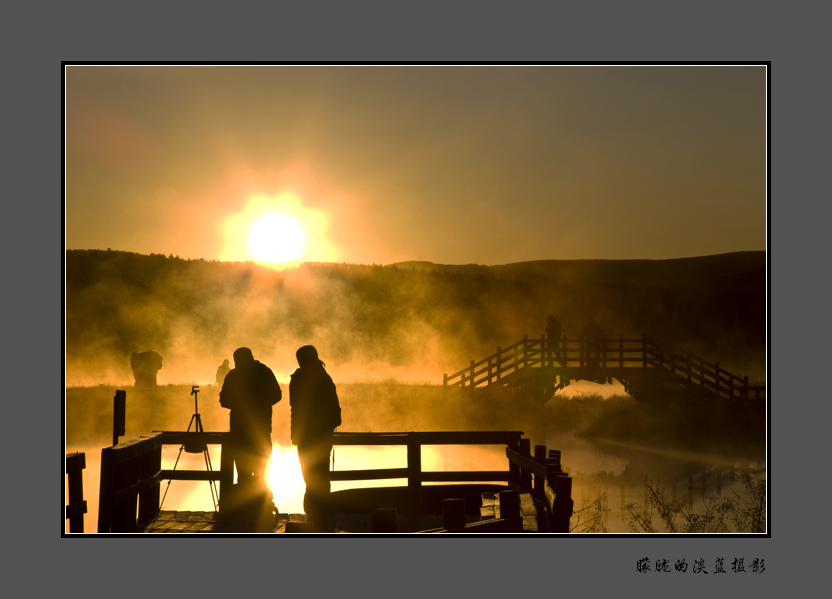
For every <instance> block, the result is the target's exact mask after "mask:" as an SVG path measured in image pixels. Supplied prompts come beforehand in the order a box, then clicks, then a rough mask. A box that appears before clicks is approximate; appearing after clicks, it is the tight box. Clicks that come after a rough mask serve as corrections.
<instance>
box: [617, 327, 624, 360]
mask: <svg viewBox="0 0 832 599" xmlns="http://www.w3.org/2000/svg"><path fill="white" fill-rule="evenodd" d="M618 366H619V367H620V368H624V333H619V334H618Z"/></svg>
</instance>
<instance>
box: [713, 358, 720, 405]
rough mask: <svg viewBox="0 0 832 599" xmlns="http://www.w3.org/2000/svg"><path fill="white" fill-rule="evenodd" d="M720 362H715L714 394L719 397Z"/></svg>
mask: <svg viewBox="0 0 832 599" xmlns="http://www.w3.org/2000/svg"><path fill="white" fill-rule="evenodd" d="M719 386H720V385H719V362H714V393H715V394H716V396H717V397H719Z"/></svg>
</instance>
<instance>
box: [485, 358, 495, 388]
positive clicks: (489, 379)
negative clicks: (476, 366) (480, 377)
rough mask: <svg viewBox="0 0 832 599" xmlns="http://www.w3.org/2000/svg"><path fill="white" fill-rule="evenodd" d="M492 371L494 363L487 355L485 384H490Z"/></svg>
mask: <svg viewBox="0 0 832 599" xmlns="http://www.w3.org/2000/svg"><path fill="white" fill-rule="evenodd" d="M493 371H494V364H493V362H492V359H491V356H488V382H487V383H486V385H490V384H491V377H492V375H493V374H492V373H493Z"/></svg>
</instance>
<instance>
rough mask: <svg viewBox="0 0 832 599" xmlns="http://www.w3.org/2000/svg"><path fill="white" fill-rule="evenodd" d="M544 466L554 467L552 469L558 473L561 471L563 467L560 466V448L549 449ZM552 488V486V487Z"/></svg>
mask: <svg viewBox="0 0 832 599" xmlns="http://www.w3.org/2000/svg"><path fill="white" fill-rule="evenodd" d="M546 466H547V467H549V466H551V467H552V468H554V469H555V470H554V471H555V472H558V473H560V472H563V468H561V464H560V449H550V450H549V455H548V457H547V458H546ZM552 488H553V489H554V487H552Z"/></svg>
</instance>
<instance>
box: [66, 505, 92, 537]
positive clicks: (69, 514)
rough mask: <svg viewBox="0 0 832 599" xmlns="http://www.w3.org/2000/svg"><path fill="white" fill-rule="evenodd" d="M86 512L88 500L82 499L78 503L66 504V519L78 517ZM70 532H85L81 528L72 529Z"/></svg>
mask: <svg viewBox="0 0 832 599" xmlns="http://www.w3.org/2000/svg"><path fill="white" fill-rule="evenodd" d="M86 513H87V502H86V501H80V502H78V503H70V504H69V505H68V506H66V519H70V518H77V517H78V516H83V515H84V514H86ZM70 526H71V524H70ZM70 532H83V530H80V531H73V530H71V531H70Z"/></svg>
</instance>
